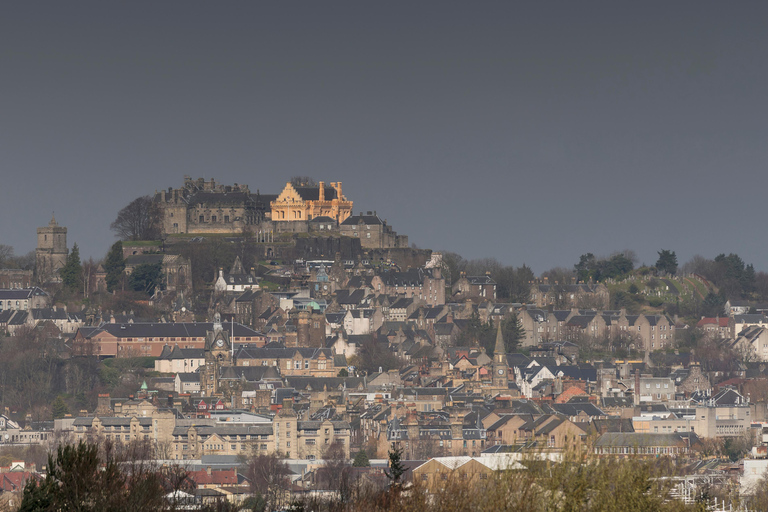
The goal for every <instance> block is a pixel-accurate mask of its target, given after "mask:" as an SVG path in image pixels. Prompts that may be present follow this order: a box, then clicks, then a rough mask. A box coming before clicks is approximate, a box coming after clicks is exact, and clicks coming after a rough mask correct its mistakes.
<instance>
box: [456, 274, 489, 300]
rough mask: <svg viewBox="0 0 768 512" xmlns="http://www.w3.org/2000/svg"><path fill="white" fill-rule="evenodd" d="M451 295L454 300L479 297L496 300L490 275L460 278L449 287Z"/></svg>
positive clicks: (463, 276)
mask: <svg viewBox="0 0 768 512" xmlns="http://www.w3.org/2000/svg"><path fill="white" fill-rule="evenodd" d="M451 293H452V294H453V296H454V297H456V298H461V299H463V298H469V297H480V298H483V299H488V300H496V281H494V280H493V279H492V278H491V276H490V274H486V275H484V276H467V275H464V273H462V275H461V277H460V278H459V279H458V280H457V281H456V282H455V283H454V285H453V286H452V287H451Z"/></svg>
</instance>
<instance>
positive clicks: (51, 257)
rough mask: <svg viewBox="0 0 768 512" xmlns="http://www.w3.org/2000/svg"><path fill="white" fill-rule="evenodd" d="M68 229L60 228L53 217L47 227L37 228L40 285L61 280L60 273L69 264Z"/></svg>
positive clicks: (37, 262) (36, 258)
mask: <svg viewBox="0 0 768 512" xmlns="http://www.w3.org/2000/svg"><path fill="white" fill-rule="evenodd" d="M68 254H69V250H68V249H67V228H65V227H62V226H59V224H58V223H57V222H56V218H55V217H53V216H51V222H49V223H48V225H47V226H45V227H42V228H37V249H36V250H35V263H36V265H35V272H36V274H37V280H38V282H40V283H45V282H49V281H56V280H58V279H59V277H58V271H59V269H60V268H61V267H63V266H64V264H65V263H66V262H67V255H68Z"/></svg>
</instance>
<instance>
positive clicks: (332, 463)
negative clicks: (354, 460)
mask: <svg viewBox="0 0 768 512" xmlns="http://www.w3.org/2000/svg"><path fill="white" fill-rule="evenodd" d="M323 461H324V463H325V465H324V467H323V468H322V470H321V471H320V472H319V474H320V475H322V476H321V478H320V480H321V481H320V482H319V483H320V484H321V485H322V484H325V485H326V486H327V487H326V488H327V489H329V490H331V491H335V492H337V493H338V499H339V502H341V503H347V502H348V501H349V497H350V493H351V487H352V486H351V473H352V468H351V466H350V462H349V460H347V457H346V454H345V453H344V446H343V445H342V444H340V443H333V444H332V445H330V446H329V447H328V449H327V450H326V451H325V454H324V455H323Z"/></svg>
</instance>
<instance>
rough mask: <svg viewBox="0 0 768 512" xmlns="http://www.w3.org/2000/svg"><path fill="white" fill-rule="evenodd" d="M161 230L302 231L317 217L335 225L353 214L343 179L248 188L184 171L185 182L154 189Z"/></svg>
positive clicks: (219, 231) (177, 231) (194, 231)
mask: <svg viewBox="0 0 768 512" xmlns="http://www.w3.org/2000/svg"><path fill="white" fill-rule="evenodd" d="M154 201H155V204H156V205H157V207H158V209H159V212H158V213H159V222H160V227H161V232H162V233H163V234H176V233H188V234H196V233H200V234H203V233H222V234H239V233H242V232H243V231H247V230H249V229H250V230H254V231H255V230H257V229H258V230H275V229H276V228H277V226H279V230H280V231H306V230H307V222H308V221H310V220H312V219H316V218H318V217H323V218H325V217H327V218H329V219H332V220H333V222H335V224H336V225H337V226H338V225H339V224H341V223H342V222H344V221H345V220H346V219H347V218H348V217H349V216H350V215H351V214H352V201H349V200H348V199H347V198H346V197H345V196H344V195H343V193H342V188H341V182H332V183H330V185H326V184H325V183H324V182H322V181H321V182H320V183H319V184H317V185H309V184H300V185H293V184H291V183H290V182H288V183H287V184H286V185H285V188H283V190H282V192H280V194H277V195H275V194H261V193H260V192H259V191H258V190H257V191H256V193H255V194H253V193H251V191H250V190H249V189H248V186H247V185H238V184H237V183H235V184H234V185H222V184H219V183H216V181H215V180H214V179H211V180H209V181H206V180H204V179H203V178H198V179H197V180H193V179H192V178H190V177H189V176H185V177H184V186H182V187H180V188H176V189H174V188H168V189H167V190H161V191H159V192H156V193H155V196H154Z"/></svg>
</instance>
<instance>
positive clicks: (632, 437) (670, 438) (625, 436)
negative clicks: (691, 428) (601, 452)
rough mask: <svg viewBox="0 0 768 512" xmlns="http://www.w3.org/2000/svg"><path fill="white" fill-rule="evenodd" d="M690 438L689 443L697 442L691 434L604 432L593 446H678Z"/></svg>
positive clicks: (694, 435) (695, 437)
mask: <svg viewBox="0 0 768 512" xmlns="http://www.w3.org/2000/svg"><path fill="white" fill-rule="evenodd" d="M688 436H690V440H691V442H696V441H698V439H699V438H698V437H697V436H696V434H694V433H692V432H674V433H671V434H641V433H637V432H606V433H605V434H603V435H601V436H600V437H598V438H597V441H595V446H597V447H603V446H609V447H623V446H632V447H635V446H637V447H655V446H678V445H680V444H681V443H686V442H687V441H686V439H687V437H688Z"/></svg>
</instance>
